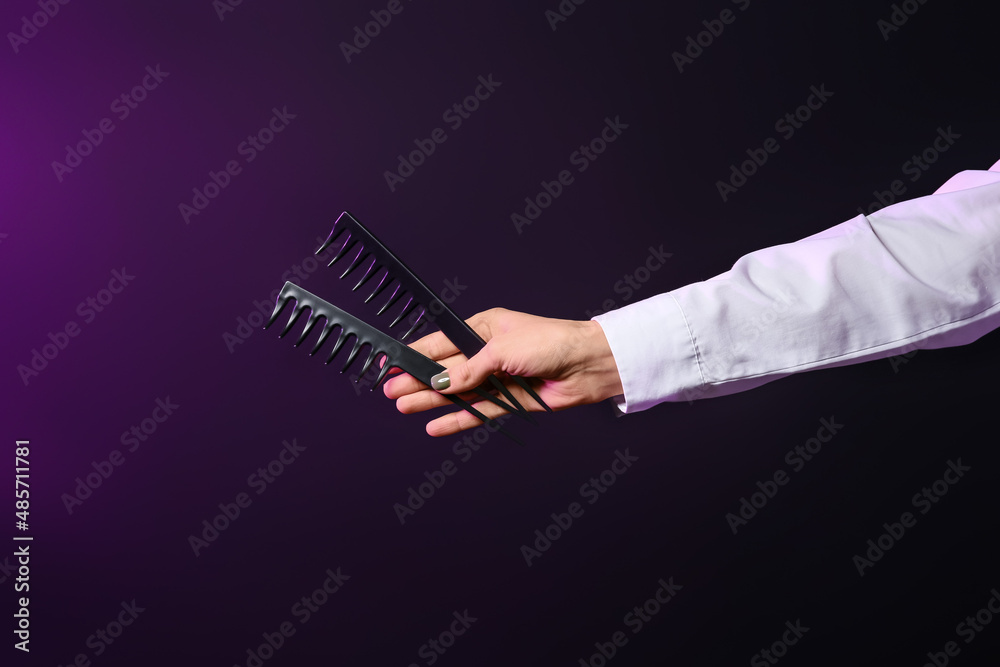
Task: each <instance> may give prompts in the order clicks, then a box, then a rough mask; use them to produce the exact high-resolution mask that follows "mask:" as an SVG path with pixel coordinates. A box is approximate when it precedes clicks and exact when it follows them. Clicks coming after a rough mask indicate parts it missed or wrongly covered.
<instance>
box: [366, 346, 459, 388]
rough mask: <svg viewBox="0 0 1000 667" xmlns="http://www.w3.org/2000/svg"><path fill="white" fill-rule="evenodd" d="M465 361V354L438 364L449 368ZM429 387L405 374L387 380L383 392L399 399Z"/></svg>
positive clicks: (440, 360)
mask: <svg viewBox="0 0 1000 667" xmlns="http://www.w3.org/2000/svg"><path fill="white" fill-rule="evenodd" d="M463 361H465V355H464V354H456V355H454V356H451V357H447V358H445V359H438V363H439V364H441V365H442V366H444V367H445V368H448V367H449V366H455V365H457V364H460V363H461V362H463ZM427 388H428V387H427V385H426V384H424V383H423V382H421V381H420V380H418V379H416V378H415V377H413V376H412V375H410V374H409V373H403V374H401V375H399V376H398V377H394V378H391V379H389V380H386V382H385V384H383V385H382V392H383V393H384V394H385V395H386V397H388V398H399V397H400V396H405V395H407V394H412V393H414V392H418V391H423V390H425V389H427Z"/></svg>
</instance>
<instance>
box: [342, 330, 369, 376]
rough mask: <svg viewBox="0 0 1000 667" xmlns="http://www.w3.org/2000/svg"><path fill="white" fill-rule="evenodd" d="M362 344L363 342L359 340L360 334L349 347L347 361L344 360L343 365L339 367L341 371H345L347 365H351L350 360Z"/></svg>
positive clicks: (353, 358)
mask: <svg viewBox="0 0 1000 667" xmlns="http://www.w3.org/2000/svg"><path fill="white" fill-rule="evenodd" d="M363 345H364V343H363V342H361V337H360V336H358V337H355V339H354V347H353V348H352V349H351V353H350V354H348V355H347V361H345V362H344V367H343V368H341V369H340V372H341V373H343V372H344V371H346V370H347V367H348V366H350V365H351V362H353V361H354V360H355V359H356V358H357V356H358V352H360V351H361V348H362V346H363Z"/></svg>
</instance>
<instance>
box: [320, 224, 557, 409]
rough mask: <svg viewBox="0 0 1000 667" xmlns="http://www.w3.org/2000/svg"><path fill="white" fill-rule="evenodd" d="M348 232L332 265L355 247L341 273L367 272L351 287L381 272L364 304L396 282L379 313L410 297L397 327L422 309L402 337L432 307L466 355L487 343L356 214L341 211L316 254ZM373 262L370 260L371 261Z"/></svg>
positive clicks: (517, 379) (444, 330) (497, 384)
mask: <svg viewBox="0 0 1000 667" xmlns="http://www.w3.org/2000/svg"><path fill="white" fill-rule="evenodd" d="M344 233H346V234H347V237H346V238H345V239H344V245H343V246H341V248H340V250H339V251H338V252H337V254H336V255H335V256H334V258H333V259H332V260H330V264H329V266H333V265H334V264H335V263H336V262H337V261H338V260H340V259H341V258H342V257H345V256H347V255H348V254H349V251H350V250H351V249H352V248H354V247H355V246H359V247H358V251H357V253H356V254H355V255H354V258H353V260H352V261H351V263H350V264H349V265H348V267H347V269H346V270H345V271H344V272H343V273H342V274H341V275H340V277H341V278H346V277H347V275H348V274H350V273H351V272H352V271H354V270H355V269H357V268H358V267H359V266H362V265H365V266H366V269H365V272H364V275H362V276H361V280H359V281H358V283H357V284H356V285H355V286H354V287H353V288H352V289H353V290H357V289H359V288H360V287H361V286H362V285H364V284H365V283H366V282H368V281H369V280H370V279H372V278H373V277H374V276H376V275H378V274H381V277H380V279H379V281H378V284H377V285H376V286H375V289H374V290H373V291H372V293H371V294H370V295H369V296H368V298H367V299H365V303H368V302H369V301H371V300H372V299H373V298H375V297H376V296H377V295H378V294H380V293H381V292H383V291H385V290H386V289H387V288H388V287H389V286H390V285H392V284H393V283H395V284H396V285H395V287H394V289H393V291H392V294H391V295H390V296H389V300H388V301H387V302H386V303H385V305H384V306H382V307H381V308H380V309H379V311H378V314H379V315H381V314H382V313H384V312H385V311H386V310H387V309H388V308H390V307H391V306H392V305H393V304H394V303H397V302H399V301H400V300H401V299H402V298H403V297H404V296H405V297H407V301H406V304H405V305H404V306H403V309H402V310H401V311H400V313H399V314H398V315H397V316H396V318H395V319H394V320H393V322H392V324H390V325H389V328H390V329H391V328H392V327H394V326H396V325H397V324H399V322H400V321H402V319H403V318H404V317H406V316H407V315H408V314H409V313H411V312H413V311H414V310H415V309H416V308H418V307H419V308H421V311H420V314H419V315H418V316H417V318H416V319H415V320H414V322H413V325H412V326H411V327H410V329H409V330H408V331H407V332H406V333H405V334H403V336H402V337H401V338H400V340H406V338H407V337H408V336H409V335H410V334H412V333H413V332H414V331H415V330H416V329H417V328H418V326H420V324H421V320H422V319H423V317H424V315H425V314H426V313H427V311H428V310H430V311H431V312H432V313H436V312H437V311H439V309H440V311H439V312H440V314H434V315H433V318H434V323H435V324H437V325H438V327H439V328H440V329H441V331H442V333H444V335H445V336H447V337H448V339H449V340H450V341H451V342H452V343H454V344H455V347H457V348H458V349H459V350H460V351H461V352H462V354H464V355H465V356H466V357H472V356H473V355H474V354H476V353H477V352H479V351H480V350H481V349H483V347H484V346H485V345H486V341H484V340H483V339H482V338H481V337H480V336H479V334H477V333H476V332H475V331H474V330H473V329H472V327H470V326H469V325H468V324H466V322H465V320H463V319H462V318H460V317H459V316H458V315H457V314H455V312H454V311H453V310H452V309H451V308H449V307H448V304H446V303H444V302H443V301H441V299H439V298H438V296H437V294H435V293H434V291H433V290H431V288H430V287H428V286H427V284H426V283H424V281H422V280H421V279H420V278H418V277H417V275H416V274H415V273H413V271H411V270H410V268H409V267H408V266H406V264H404V263H403V261H402V260H400V259H399V258H398V257H396V255H394V254H393V253H392V251H391V250H389V248H387V247H386V246H385V244H383V243H382V242H381V241H379V239H378V238H376V237H375V235H374V234H372V233H371V232H370V231H368V229H367V228H366V227H365V226H364V225H362V224H361V223H360V222H359V221H358V220H357V219H356V218H355V217H354V216H352V215H351V214H350V213H348V212H347V211H344V212H343V213H341V214H340V217H339V218H337V221H336V222H334V223H333V229H332V230H331V231H330V235H329V236H328V237H327V239H326V241H325V242H324V243H323V245H322V246H320V248H319V250H317V251H316V254H319V253H321V252H323V251H324V250H326V249H327V248H328V247H330V244H332V243H333V242H334V241H335V240H336V239H337V238H338V237H340V236H341V235H342V234H344ZM369 259H370V260H371V261H368V260H369ZM511 379H512V380H513V381H514V382H516V383H517V384H519V385H520V386H521V388H522V389H524V390H525V391H526V392H527V393H528V395H529V396H531V398H533V399H534V400H535V401H536V402H537V403H538V404H539V405H540V406H542V407H543V408H544V409H545V410H547V411H549V412H552V408H550V407H549V406H547V405H546V404H545V402H544V401H542V399H541V398H539V396H538V394H536V393H535V391H534V390H533V389H532V388H531V387H530V386H529V385H528V383H527V382H526V381H525V380H524V378H521V377H518V376H516V375H512V376H511ZM489 381H490V384H491V385H492V386H493V387H494V388H495V389H497V390H499V391H500V392H501V393H502V394H503V395H504V397H505V398H506V399H507V400H508V401H510V402H511V404H512V405H513V406H514V407H515V408H516V409H517V414H520V415H522V416H523V417H525V418H527V419H528V420H530V421H534V420H533V419H532V418H531V416H530V415H529V413H528V411H527V410H525V409H524V408H523V407H522V406H521V404H520V403H518V401H517V399H515V398H514V396H513V395H512V394H511V393H510V391H509V390H508V389H507V388H506V387H505V386H504V384H503V383H502V382H501V381H500V380H499V379H498V378H497V377H495V376H492V375H491V376H490V378H489Z"/></svg>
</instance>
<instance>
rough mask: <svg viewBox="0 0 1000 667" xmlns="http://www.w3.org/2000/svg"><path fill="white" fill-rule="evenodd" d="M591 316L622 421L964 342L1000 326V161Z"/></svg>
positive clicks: (960, 174) (962, 173) (965, 172)
mask: <svg viewBox="0 0 1000 667" xmlns="http://www.w3.org/2000/svg"><path fill="white" fill-rule="evenodd" d="M593 319H594V320H596V321H597V322H598V323H600V325H601V327H602V329H603V330H604V333H605V335H606V336H607V339H608V342H609V344H610V346H611V351H612V354H613V355H614V358H615V363H616V364H617V366H618V371H619V375H620V376H621V380H622V387H623V389H624V394H623V395H621V396H618V397H616V398H615V399H614V401H615V404H616V405H617V406H618V408H619V409H620V410H621V411H622V412H625V413H631V412H638V411H640V410H645V409H647V408H650V407H652V406H654V405H656V404H658V403H662V402H664V401H689V400H695V399H699V398H708V397H713V396H723V395H726V394H733V393H737V392H740V391H745V390H747V389H752V388H754V387H758V386H760V385H762V384H765V383H767V382H771V381H772V380H777V379H779V378H782V377H785V376H787V375H791V374H792V373H800V372H802V371H809V370H816V369H819V368H831V367H834V366H844V365H847V364H855V363H860V362H863V361H868V360H871V359H880V358H885V357H890V356H893V355H897V354H903V353H906V352H910V351H912V350H915V349H924V348H939V347H951V346H956V345H965V344H967V343H970V342H972V341H974V340H976V339H977V338H979V337H981V336H983V335H984V334H986V333H988V332H990V331H992V330H993V329H995V328H997V327H1000V162H998V163H997V164H995V165H994V166H993V167H992V168H991V170H990V171H964V172H961V173H959V174H956V175H955V176H953V177H952V178H951V179H949V180H948V182H946V183H945V184H944V185H943V186H941V188H940V189H939V190H938V191H937V192H936V193H934V194H932V195H928V196H926V197H919V198H917V199H911V200H908V201H903V202H899V203H896V204H893V205H892V206H888V207H886V208H883V209H881V210H879V211H877V212H875V213H872V214H869V215H867V216H864V215H859V216H857V217H855V218H852V219H850V220H848V221H846V222H843V223H841V224H839V225H837V226H835V227H831V228H830V229H827V230H824V231H822V232H819V233H817V234H814V235H812V236H809V237H807V238H804V239H801V240H799V241H796V242H794V243H788V244H784V245H778V246H774V247H771V248H764V249H762V250H758V251H756V252H753V253H750V254H748V255H744V256H743V257H741V258H740V259H739V260H737V262H736V264H734V265H733V268H732V269H730V270H729V271H727V272H725V273H723V274H721V275H718V276H716V277H714V278H711V279H709V280H706V281H703V282H698V283H692V284H690V285H686V286H684V287H681V288H679V289H675V290H673V291H671V292H667V293H665V294H659V295H657V296H654V297H652V298H649V299H645V300H643V301H639V302H636V303H633V304H631V305H628V306H625V307H623V308H620V309H618V310H614V311H611V312H608V313H604V314H602V315H598V316H596V317H594V318H593Z"/></svg>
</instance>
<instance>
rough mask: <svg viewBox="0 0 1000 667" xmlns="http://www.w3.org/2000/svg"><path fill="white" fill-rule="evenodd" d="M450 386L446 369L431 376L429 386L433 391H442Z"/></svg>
mask: <svg viewBox="0 0 1000 667" xmlns="http://www.w3.org/2000/svg"><path fill="white" fill-rule="evenodd" d="M425 377H426V376H425ZM450 386H451V378H450V377H448V371H441V372H440V373H438V374H437V375H435V376H434V377H432V378H431V388H432V389H434V390H435V391H444V390H445V389H447V388H448V387H450Z"/></svg>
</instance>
